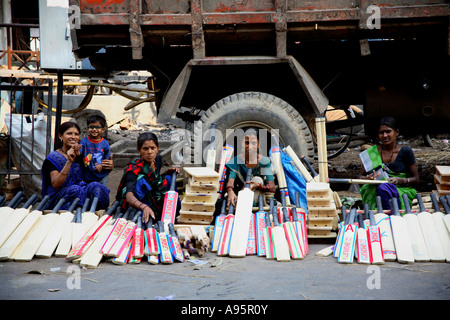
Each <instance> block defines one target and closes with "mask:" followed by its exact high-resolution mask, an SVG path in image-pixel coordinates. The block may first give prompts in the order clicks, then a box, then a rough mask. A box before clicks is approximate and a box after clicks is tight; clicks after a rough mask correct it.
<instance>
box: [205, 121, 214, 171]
mask: <svg viewBox="0 0 450 320" xmlns="http://www.w3.org/2000/svg"><path fill="white" fill-rule="evenodd" d="M215 130H216V124H215V123H212V124H211V144H210V145H209V150H208V153H207V154H206V166H207V167H208V168H211V169H213V170H216V149H215V146H214V141H215V136H214V131H215Z"/></svg>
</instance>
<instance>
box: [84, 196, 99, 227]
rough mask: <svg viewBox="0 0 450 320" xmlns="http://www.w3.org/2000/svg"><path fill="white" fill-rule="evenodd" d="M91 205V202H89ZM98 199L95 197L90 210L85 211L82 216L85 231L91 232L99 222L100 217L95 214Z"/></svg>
mask: <svg viewBox="0 0 450 320" xmlns="http://www.w3.org/2000/svg"><path fill="white" fill-rule="evenodd" d="M87 202H88V203H89V201H87ZM97 204H98V197H94V199H92V202H91V205H90V207H89V210H86V209H87V208H86V209H84V210H83V213H82V214H81V223H82V225H83V228H84V230H89V229H90V228H91V227H92V226H93V225H94V224H95V223H96V222H97V220H98V216H97V215H96V214H95V211H96V210H97Z"/></svg>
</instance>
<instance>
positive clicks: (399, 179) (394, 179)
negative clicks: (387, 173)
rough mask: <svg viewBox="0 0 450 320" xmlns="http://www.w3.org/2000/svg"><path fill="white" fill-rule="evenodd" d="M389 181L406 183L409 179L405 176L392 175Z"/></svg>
mask: <svg viewBox="0 0 450 320" xmlns="http://www.w3.org/2000/svg"><path fill="white" fill-rule="evenodd" d="M388 182H390V183H392V184H395V185H397V184H406V183H407V182H408V179H405V178H398V177H390V178H389V179H388Z"/></svg>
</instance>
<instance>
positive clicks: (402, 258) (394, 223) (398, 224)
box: [389, 197, 414, 263]
mask: <svg viewBox="0 0 450 320" xmlns="http://www.w3.org/2000/svg"><path fill="white" fill-rule="evenodd" d="M390 205H391V209H392V212H393V214H392V215H391V216H390V217H389V219H390V220H391V228H392V236H393V238H394V245H395V250H396V254H397V261H398V262H400V263H413V262H414V253H413V251H412V246H411V239H410V238H409V232H408V226H407V224H406V221H405V220H404V219H403V218H402V217H401V216H400V212H399V210H398V202H397V198H395V197H394V198H392V199H390Z"/></svg>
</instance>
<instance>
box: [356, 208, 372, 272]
mask: <svg viewBox="0 0 450 320" xmlns="http://www.w3.org/2000/svg"><path fill="white" fill-rule="evenodd" d="M357 216H358V220H359V228H358V230H357V232H356V256H357V258H358V263H361V264H370V249H369V241H368V240H367V230H366V229H364V221H363V218H362V214H358V215H357Z"/></svg>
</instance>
